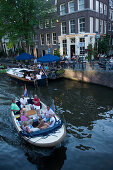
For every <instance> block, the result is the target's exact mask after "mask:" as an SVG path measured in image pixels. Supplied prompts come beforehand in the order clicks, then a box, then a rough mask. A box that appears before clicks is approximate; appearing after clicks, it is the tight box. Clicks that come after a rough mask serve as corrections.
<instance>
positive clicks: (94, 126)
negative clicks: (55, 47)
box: [0, 75, 113, 170]
mask: <svg viewBox="0 0 113 170" xmlns="http://www.w3.org/2000/svg"><path fill="white" fill-rule="evenodd" d="M0 80H1V81H0V142H2V143H3V144H2V145H3V146H2V147H4V146H5V144H6V143H7V145H9V146H12V148H16V149H17V148H18V149H17V151H16V152H14V153H13V154H14V156H15V157H16V156H17V155H18V153H19V152H20V151H23V152H24V154H22V155H20V158H19V161H20V160H21V159H22V160H25V159H26V169H27V170H28V169H30V170H31V169H34V167H35V169H44V170H45V169H49V170H50V169H54V170H55V169H58V170H59V169H65V170H68V169H75V168H77V169H83V168H84V167H86V165H85V161H86V158H87V157H89V155H90V161H89V162H88V163H89V167H92V165H93V164H94V162H95V164H98V167H100V164H99V162H98V159H100V161H102V163H103V166H104V167H107V168H108V167H109V168H111V167H112V168H113V165H112V164H110V165H109V166H108V164H107V163H108V162H106V161H103V160H104V159H103V153H107V154H110V157H111V158H112V157H113V156H112V155H113V142H112V141H113V95H112V91H113V90H112V89H109V88H105V87H101V86H97V85H91V84H83V83H79V82H75V81H70V80H64V79H60V80H57V81H51V82H49V86H48V87H42V88H38V89H36V88H34V87H32V86H27V90H28V94H29V96H31V97H32V96H34V94H38V96H39V97H40V98H41V100H42V101H43V102H44V103H46V104H50V105H51V107H52V108H53V109H54V110H55V111H56V113H57V114H58V115H59V116H60V117H61V118H62V119H63V120H64V122H65V123H66V128H67V136H66V138H65V140H64V141H63V143H62V145H61V146H58V147H54V148H51V149H50V148H44V149H42V148H37V147H33V146H31V145H29V144H28V143H26V142H25V141H24V140H23V139H21V137H20V136H19V135H18V133H17V132H16V130H15V127H14V126H13V124H12V120H11V117H10V105H11V99H13V98H14V97H16V98H18V97H19V96H21V94H22V93H23V92H24V86H23V85H22V84H21V85H20V84H17V83H15V82H12V81H10V79H9V78H8V77H7V76H4V75H0ZM7 152H10V151H7ZM83 153H84V154H83ZM97 153H100V158H96V155H97ZM0 154H1V155H0V157H2V156H3V155H5V156H6V157H7V153H4V152H3V153H2V152H1V153H0ZM81 157H83V160H84V161H83V162H82V163H80V164H79V160H80V159H81ZM94 157H95V159H94ZM101 158H102V159H101ZM8 161H9V159H8V160H7V165H8ZM17 162H18V161H17ZM75 162H76V163H75ZM20 167H21V166H20V164H19V162H18V168H17V169H20ZM0 169H1V166H0ZM2 169H3V166H2ZM86 169H88V167H87V168H86ZM89 169H90V168H89ZM21 170H22V167H21Z"/></svg>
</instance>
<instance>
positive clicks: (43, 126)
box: [38, 113, 55, 129]
mask: <svg viewBox="0 0 113 170" xmlns="http://www.w3.org/2000/svg"><path fill="white" fill-rule="evenodd" d="M43 120H44V119H43ZM54 124H55V117H54V116H53V114H51V113H50V114H49V122H43V121H42V120H41V122H40V124H39V125H38V127H39V128H40V129H46V128H48V127H53V126H54Z"/></svg>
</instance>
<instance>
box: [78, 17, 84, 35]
mask: <svg viewBox="0 0 113 170" xmlns="http://www.w3.org/2000/svg"><path fill="white" fill-rule="evenodd" d="M79 32H85V18H79Z"/></svg>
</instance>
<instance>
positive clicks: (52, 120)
mask: <svg viewBox="0 0 113 170" xmlns="http://www.w3.org/2000/svg"><path fill="white" fill-rule="evenodd" d="M50 122H52V123H51V125H49V127H53V126H54V124H55V118H54V117H51V118H50Z"/></svg>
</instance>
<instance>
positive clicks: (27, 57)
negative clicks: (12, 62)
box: [16, 53, 34, 60]
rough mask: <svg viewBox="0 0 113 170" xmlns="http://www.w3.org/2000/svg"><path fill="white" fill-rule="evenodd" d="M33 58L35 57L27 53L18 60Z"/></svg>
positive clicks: (17, 58)
mask: <svg viewBox="0 0 113 170" xmlns="http://www.w3.org/2000/svg"><path fill="white" fill-rule="evenodd" d="M32 58H34V56H32V55H30V54H27V53H22V54H20V55H19V56H17V57H16V60H30V59H32Z"/></svg>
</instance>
